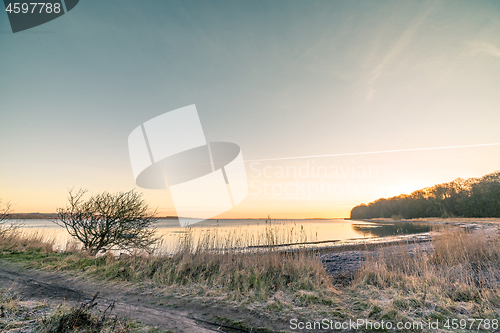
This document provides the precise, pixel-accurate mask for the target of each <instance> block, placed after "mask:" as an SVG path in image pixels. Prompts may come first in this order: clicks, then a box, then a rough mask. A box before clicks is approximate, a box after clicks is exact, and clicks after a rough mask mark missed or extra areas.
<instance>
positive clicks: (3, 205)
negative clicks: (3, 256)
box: [0, 199, 12, 235]
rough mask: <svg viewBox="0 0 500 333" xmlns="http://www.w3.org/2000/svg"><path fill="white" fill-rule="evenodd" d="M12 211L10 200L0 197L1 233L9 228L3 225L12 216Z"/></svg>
mask: <svg viewBox="0 0 500 333" xmlns="http://www.w3.org/2000/svg"><path fill="white" fill-rule="evenodd" d="M11 213H12V205H11V203H10V201H4V200H2V199H0V235H4V233H5V232H7V231H8V230H9V228H4V227H3V226H2V225H3V224H4V223H5V220H6V219H8V218H9V217H10V214H11Z"/></svg>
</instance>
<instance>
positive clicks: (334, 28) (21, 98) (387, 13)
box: [0, 0, 500, 218]
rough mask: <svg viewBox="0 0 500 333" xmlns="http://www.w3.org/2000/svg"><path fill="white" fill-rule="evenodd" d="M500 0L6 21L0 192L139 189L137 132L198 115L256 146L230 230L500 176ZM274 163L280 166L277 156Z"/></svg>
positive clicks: (22, 208) (180, 8) (113, 5)
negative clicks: (13, 24)
mask: <svg viewBox="0 0 500 333" xmlns="http://www.w3.org/2000/svg"><path fill="white" fill-rule="evenodd" d="M499 17H500V3H499V2H498V1H474V2H470V1H419V2H413V1H412V2H401V1H331V0H324V1H312V0H307V1H304V0H300V1H296V0H289V1H281V0H279V1H269V0H267V1H254V0H253V1H234V0H227V1H189V0H188V1H186V0H182V1H148V2H142V1H132V0H106V1H97V0H85V1H80V3H79V4H78V5H77V6H76V7H75V8H74V9H73V10H72V11H70V12H69V13H67V14H66V15H63V16H61V17H59V18H57V19H55V20H53V21H50V22H48V23H46V24H43V25H40V26H38V27H35V28H32V29H29V30H26V31H22V32H18V33H15V34H14V33H12V31H11V28H10V26H9V21H8V18H7V15H6V13H0V156H1V157H0V198H2V199H4V200H10V201H11V202H12V203H13V208H14V210H15V211H16V212H18V213H21V212H22V213H26V212H43V213H49V212H55V211H56V209H57V208H58V207H64V206H65V205H66V202H67V201H66V200H67V199H66V198H67V193H68V189H71V188H75V189H79V188H85V189H88V190H89V192H90V193H99V192H103V191H110V192H117V191H128V190H131V189H137V190H138V191H139V192H141V193H143V195H144V198H145V199H146V200H147V201H148V203H149V204H150V205H151V206H153V207H157V208H158V212H159V213H160V214H162V215H175V208H174V206H173V203H172V198H171V195H170V193H169V191H168V189H167V190H148V189H142V188H140V187H138V186H137V185H136V184H135V180H134V177H133V174H132V169H131V164H130V159H129V152H128V146H127V139H128V135H129V134H130V133H131V132H132V130H133V129H134V128H136V127H137V126H139V125H140V124H141V123H144V122H145V121H147V120H149V119H151V118H154V117H156V116H158V115H160V114H163V113H165V112H167V111H171V110H175V109H178V108H181V107H184V106H187V105H191V104H195V105H196V107H197V110H198V114H199V117H200V121H201V123H202V126H203V130H204V133H205V136H206V138H207V140H208V141H226V142H233V143H236V144H238V145H239V146H240V147H241V151H242V154H243V158H244V159H245V160H246V161H247V162H246V163H245V166H246V170H247V177H248V185H249V194H248V196H247V198H246V199H245V200H244V201H243V202H242V203H241V204H239V205H238V206H236V207H235V208H233V209H231V210H229V211H227V212H226V213H224V214H222V215H220V216H219V218H244V217H248V218H262V217H267V216H271V217H273V218H334V217H348V216H349V212H350V209H351V208H352V207H354V206H356V205H358V204H360V203H367V202H371V201H373V200H375V199H377V198H380V197H389V196H394V195H398V194H401V193H410V192H411V191H413V190H417V189H419V188H422V187H425V186H431V185H433V184H436V183H443V182H448V181H451V180H453V179H455V178H457V177H462V178H468V177H480V176H482V175H484V174H487V173H491V172H494V171H496V170H499V169H500V145H490V146H483V147H466V148H454V149H439V150H423V151H415V150H412V151H406V152H405V151H403V152H392V153H380V154H365V155H346V156H330V157H308V158H298V159H297V158H290V159H285V158H288V157H303V156H315V155H335V154H349V153H358V152H375V151H387V150H405V149H416V148H431V147H447V146H466V145H478V144H491V143H500V134H499V131H498V125H499V124H500V112H499V111H500V34H499V33H498V31H500V20H499ZM272 159H277V160H273V161H270V160H272Z"/></svg>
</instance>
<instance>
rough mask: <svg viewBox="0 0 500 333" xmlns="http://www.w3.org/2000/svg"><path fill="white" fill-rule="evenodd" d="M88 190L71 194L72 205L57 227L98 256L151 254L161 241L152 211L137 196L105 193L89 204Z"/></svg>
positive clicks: (63, 212)
mask: <svg viewBox="0 0 500 333" xmlns="http://www.w3.org/2000/svg"><path fill="white" fill-rule="evenodd" d="M86 192H87V191H86V190H79V191H78V192H76V193H74V192H73V191H72V190H70V191H69V196H68V201H69V203H68V205H67V206H66V208H59V209H58V210H57V218H58V219H57V220H56V221H55V223H56V224H58V225H60V226H62V227H64V228H66V230H67V231H68V233H69V234H70V235H71V236H73V237H75V238H77V239H78V240H79V241H81V242H82V243H83V247H84V250H86V251H88V252H89V253H90V254H92V255H94V254H96V253H97V252H99V251H101V250H110V249H118V250H126V251H132V250H134V249H143V250H147V251H149V250H150V249H151V246H152V245H153V244H154V243H155V242H156V241H157V240H158V238H156V237H155V232H156V230H155V228H154V224H155V222H156V217H155V215H156V211H151V210H150V209H149V207H148V205H147V204H146V202H145V201H144V200H143V199H142V195H141V194H138V193H136V192H134V191H133V190H132V191H128V192H119V193H116V194H111V193H108V192H104V193H101V194H96V195H93V196H91V197H90V198H89V199H87V200H85V199H84V195H85V193H86Z"/></svg>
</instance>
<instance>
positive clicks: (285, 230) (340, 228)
mask: <svg viewBox="0 0 500 333" xmlns="http://www.w3.org/2000/svg"><path fill="white" fill-rule="evenodd" d="M14 221H15V222H16V223H22V224H23V227H22V232H24V233H28V234H31V233H38V234H42V235H43V237H44V238H46V239H52V240H54V243H55V247H56V248H57V249H64V248H65V247H66V246H67V244H68V242H69V241H70V237H69V235H68V233H67V232H66V230H65V229H64V228H61V227H59V226H57V225H56V224H54V223H53V222H51V221H50V220H23V221H20V220H14ZM433 227H435V225H433V224H429V223H416V222H396V221H394V222H393V221H388V222H364V221H355V220H340V219H311V220H303V219H301V220H290V219H288V220H259V219H240V220H228V219H224V220H206V221H203V222H201V223H197V224H194V225H192V226H190V227H189V228H181V227H180V226H179V222H178V221H177V220H174V219H165V220H159V221H158V224H157V228H158V234H159V236H161V238H162V243H161V245H160V247H159V250H161V251H162V252H166V253H171V252H173V251H175V250H176V249H177V248H178V247H179V246H181V244H186V243H189V244H191V245H194V246H196V245H197V244H199V245H200V246H204V247H208V248H211V249H229V248H231V249H258V248H264V247H267V246H283V247H284V246H304V247H305V246H307V247H311V246H329V245H334V244H349V243H353V242H359V241H363V240H366V241H372V240H374V239H375V238H380V237H387V236H399V235H411V234H417V233H425V232H429V231H431V230H432V228H433Z"/></svg>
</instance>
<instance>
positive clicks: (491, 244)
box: [0, 228, 500, 332]
mask: <svg viewBox="0 0 500 333" xmlns="http://www.w3.org/2000/svg"><path fill="white" fill-rule="evenodd" d="M207 244H208V243H207ZM207 244H205V245H204V244H203V242H198V243H197V244H196V245H193V244H192V243H190V242H189V239H184V241H183V242H182V243H181V244H180V246H179V249H178V251H177V252H176V253H175V254H174V255H173V256H146V255H138V254H137V255H131V256H121V257H119V258H115V257H114V256H112V255H110V254H108V255H105V256H102V257H98V258H95V257H90V256H88V255H86V254H85V253H81V252H79V251H77V250H76V249H74V248H73V250H71V249H69V250H68V251H67V252H64V253H56V252H55V251H53V249H52V247H51V242H50V241H47V240H44V239H43V237H41V236H40V235H38V236H37V235H34V236H32V237H31V238H25V237H24V238H23V237H21V236H20V235H16V234H15V233H12V234H10V235H7V236H6V235H4V236H3V237H2V238H1V239H0V248H1V254H0V258H2V259H6V260H9V261H12V262H18V263H20V264H22V265H25V266H27V267H33V268H42V269H49V270H60V271H71V272H75V273H78V274H85V275H89V276H93V277H96V278H99V279H106V280H110V281H126V282H131V283H135V284H136V285H137V286H139V287H140V288H147V289H148V290H149V291H151V292H152V293H154V294H155V295H158V297H160V298H161V297H165V298H169V297H179V298H180V297H182V298H183V299H191V300H194V301H196V302H201V303H205V304H214V303H216V304H226V305H229V306H235V307H239V308H244V309H248V310H251V311H254V312H257V313H261V314H262V315H264V316H266V317H268V318H271V319H280V318H281V319H283V320H286V321H289V320H290V319H292V318H298V319H302V320H303V321H318V320H321V319H323V318H328V319H329V320H333V321H345V320H348V319H353V320H356V319H360V318H361V319H368V320H371V321H380V320H385V321H392V322H394V323H396V322H398V321H403V322H406V321H416V322H418V321H429V320H434V321H435V320H440V323H441V325H444V324H445V323H446V320H448V319H449V320H453V319H457V320H469V319H472V318H477V319H489V320H490V321H491V320H493V319H498V318H500V288H499V286H500V240H499V238H498V236H497V235H496V233H493V232H489V233H485V232H483V231H475V232H474V231H466V230H463V229H461V228H449V229H447V230H445V231H443V232H441V233H440V234H439V235H437V236H435V237H434V238H433V240H432V248H433V250H432V251H430V252H424V251H419V250H418V245H415V246H416V247H417V251H416V252H415V253H413V254H410V253H409V251H408V245H409V244H408V245H399V246H391V247H388V248H386V249H380V250H378V251H375V252H374V254H373V255H372V256H370V257H369V258H368V259H367V262H366V265H365V267H364V268H363V269H362V270H361V271H360V272H359V274H357V275H356V276H354V277H353V279H352V280H351V283H350V284H349V285H346V286H335V285H334V284H333V283H332V279H331V277H330V276H329V275H328V273H327V272H326V271H325V269H324V267H323V265H322V263H321V261H320V258H319V256H318V255H315V254H314V253H310V252H308V253H306V252H293V253H292V252H279V251H273V250H269V251H265V252H262V253H253V254H250V253H234V252H230V251H226V250H222V251H214V248H213V247H212V246H210V245H207ZM228 320H229V318H228ZM469 324H470V322H469V323H468V325H469ZM467 327H468V326H467ZM442 328H443V331H447V330H446V329H444V327H442ZM406 331H408V330H406ZM417 331H418V330H417ZM424 331H427V330H424ZM432 331H433V332H436V330H432ZM462 331H468V329H466V330H462ZM471 331H477V323H476V326H475V327H474V329H471ZM485 331H488V330H485ZM489 331H491V329H490V330H489Z"/></svg>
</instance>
